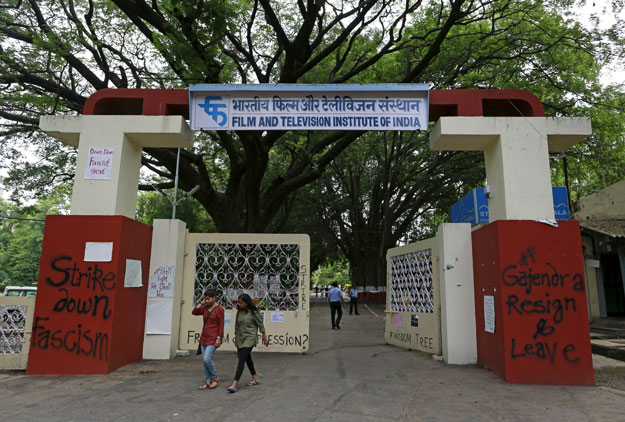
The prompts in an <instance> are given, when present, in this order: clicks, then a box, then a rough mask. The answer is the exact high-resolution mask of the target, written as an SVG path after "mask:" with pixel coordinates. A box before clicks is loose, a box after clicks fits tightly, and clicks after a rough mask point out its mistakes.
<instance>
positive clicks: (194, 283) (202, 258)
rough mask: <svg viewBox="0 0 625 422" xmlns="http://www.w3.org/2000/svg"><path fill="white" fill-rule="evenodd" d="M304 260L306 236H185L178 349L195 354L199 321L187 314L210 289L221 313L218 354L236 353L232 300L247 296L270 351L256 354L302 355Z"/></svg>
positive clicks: (306, 291) (305, 334)
mask: <svg viewBox="0 0 625 422" xmlns="http://www.w3.org/2000/svg"><path fill="white" fill-rule="evenodd" d="M309 256H310V240H309V238H308V236H306V235H256V234H196V233H190V234H188V235H187V237H186V244H185V263H184V273H183V282H182V310H181V317H180V337H179V348H180V349H181V350H184V349H187V350H195V349H196V348H197V342H198V339H199V335H200V332H201V330H202V318H200V317H196V316H192V315H191V310H192V309H193V307H194V306H195V305H196V304H197V303H198V302H199V301H200V299H201V298H202V296H203V294H204V292H205V291H206V290H207V289H209V288H211V289H215V290H216V292H217V302H218V303H219V304H220V305H222V306H223V307H224V309H225V311H226V312H225V316H224V317H225V323H224V328H225V329H224V339H223V345H222V347H221V348H220V350H235V346H234V344H233V342H232V338H233V336H234V324H235V319H236V300H237V297H238V296H239V295H240V294H241V293H247V294H249V295H250V296H251V297H252V299H253V300H254V301H255V302H256V305H257V306H258V308H259V310H260V312H261V314H262V315H263V318H264V324H265V328H266V330H267V334H268V338H269V343H270V345H269V347H268V348H264V347H263V348H262V349H260V350H267V351H275V352H300V353H301V352H305V351H307V350H308V348H309V316H310V302H309V297H310V287H309V284H310V279H309V277H310V271H309V259H310V258H309Z"/></svg>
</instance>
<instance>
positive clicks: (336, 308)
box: [328, 281, 345, 330]
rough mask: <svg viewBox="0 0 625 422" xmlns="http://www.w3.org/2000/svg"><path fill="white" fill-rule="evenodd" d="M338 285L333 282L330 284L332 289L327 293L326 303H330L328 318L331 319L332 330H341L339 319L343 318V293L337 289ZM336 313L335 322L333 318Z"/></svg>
mask: <svg viewBox="0 0 625 422" xmlns="http://www.w3.org/2000/svg"><path fill="white" fill-rule="evenodd" d="M338 286H339V285H338V283H337V282H336V281H335V282H333V283H332V288H331V289H330V291H329V292H328V302H329V303H330V316H331V318H332V329H333V330H334V329H335V328H336V329H337V330H340V329H341V325H340V324H341V318H342V317H343V306H345V301H344V300H343V292H341V289H339V287H338ZM337 313H338V317H337V318H336V321H335V319H334V318H335V316H336V314H337Z"/></svg>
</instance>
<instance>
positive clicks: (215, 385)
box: [207, 381, 217, 390]
mask: <svg viewBox="0 0 625 422" xmlns="http://www.w3.org/2000/svg"><path fill="white" fill-rule="evenodd" d="M213 383H214V385H212V386H211V385H210V384H207V385H208V389H209V390H214V389H215V388H217V382H215V381H213ZM211 384H212V383H211Z"/></svg>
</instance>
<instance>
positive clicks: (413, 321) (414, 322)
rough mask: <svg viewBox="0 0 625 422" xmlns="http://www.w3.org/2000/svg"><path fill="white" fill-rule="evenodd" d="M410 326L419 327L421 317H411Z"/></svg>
mask: <svg viewBox="0 0 625 422" xmlns="http://www.w3.org/2000/svg"><path fill="white" fill-rule="evenodd" d="M410 326H411V327H418V326H419V315H410Z"/></svg>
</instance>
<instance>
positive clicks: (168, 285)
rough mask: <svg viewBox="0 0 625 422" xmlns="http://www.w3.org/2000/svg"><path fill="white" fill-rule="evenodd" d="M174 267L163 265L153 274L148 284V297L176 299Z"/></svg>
mask: <svg viewBox="0 0 625 422" xmlns="http://www.w3.org/2000/svg"><path fill="white" fill-rule="evenodd" d="M175 274H176V267H175V266H174V265H161V266H160V267H158V268H157V269H156V271H154V273H152V275H151V276H150V280H149V282H148V285H149V290H148V297H174V276H175Z"/></svg>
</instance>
